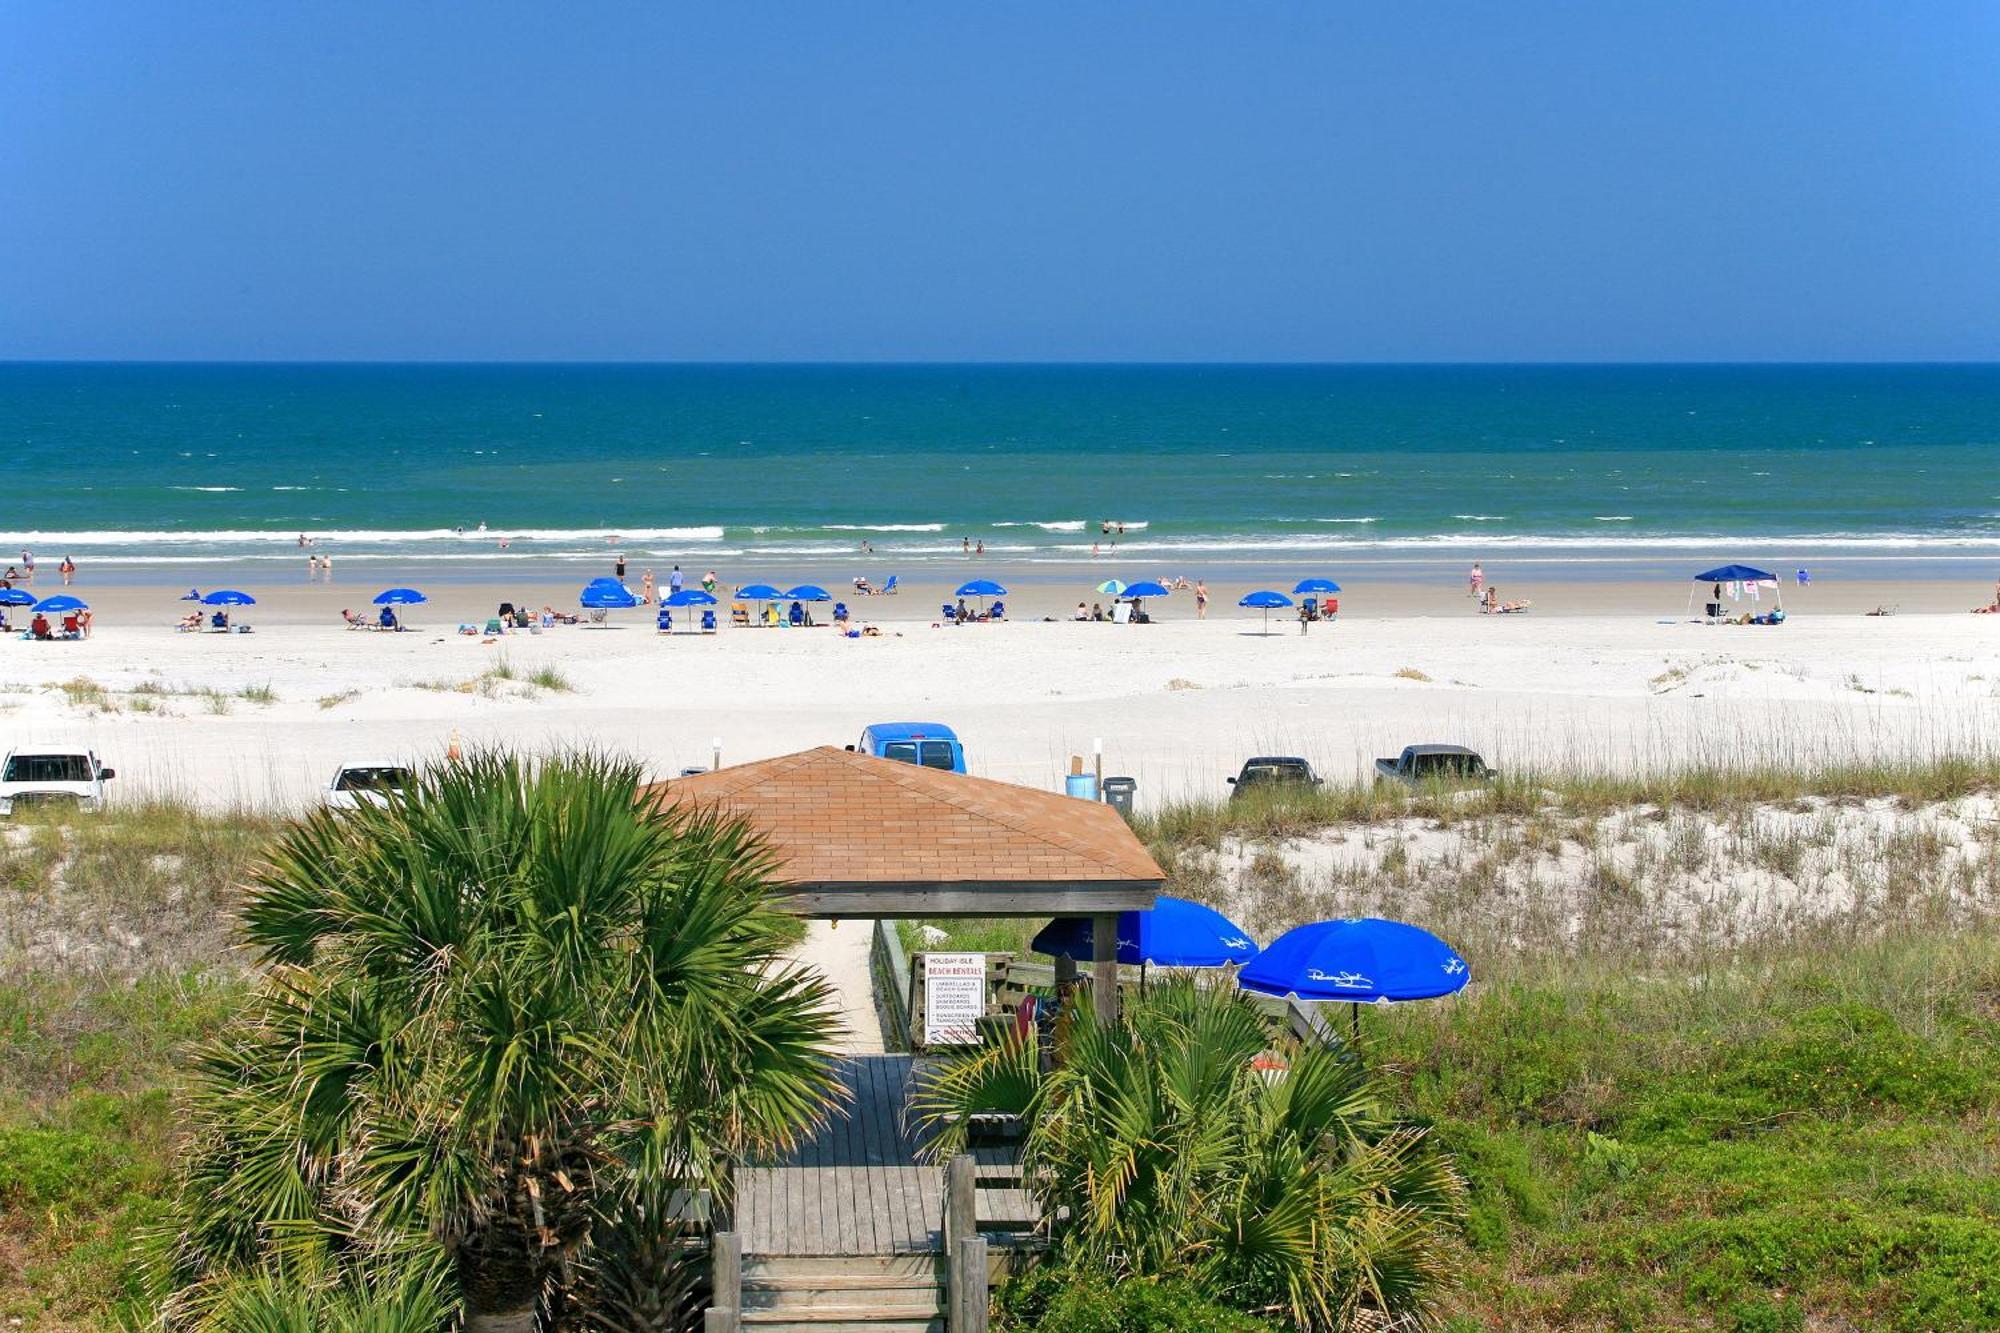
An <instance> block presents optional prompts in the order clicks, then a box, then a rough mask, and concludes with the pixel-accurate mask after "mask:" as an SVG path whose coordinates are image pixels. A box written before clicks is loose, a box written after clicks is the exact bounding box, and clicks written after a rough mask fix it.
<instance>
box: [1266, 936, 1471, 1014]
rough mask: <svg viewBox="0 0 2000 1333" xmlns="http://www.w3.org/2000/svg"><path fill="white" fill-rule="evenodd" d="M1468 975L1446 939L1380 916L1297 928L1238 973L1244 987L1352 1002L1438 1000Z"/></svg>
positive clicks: (1459, 987)
mask: <svg viewBox="0 0 2000 1333" xmlns="http://www.w3.org/2000/svg"><path fill="white" fill-rule="evenodd" d="M1470 980H1472V970H1471V968H1469V967H1468V966H1467V965H1466V962H1465V960H1464V959H1463V958H1460V957H1459V956H1458V953H1457V951H1456V950H1454V949H1453V948H1452V947H1451V946H1450V945H1449V944H1446V943H1445V942H1444V941H1443V940H1441V939H1439V938H1438V937H1437V936H1435V935H1433V934H1431V933H1430V932H1429V931H1428V930H1424V929H1422V928H1421V927H1418V926H1410V925H1405V924H1404V923H1402V922H1400V921H1383V920H1381V919H1380V918H1377V917H1362V918H1359V919H1357V920H1347V921H1315V922H1313V923H1312V924H1310V925H1305V926H1296V927H1294V928H1293V929H1291V930H1288V931H1286V932H1285V933H1284V934H1282V935H1280V936H1279V937H1278V938H1277V939H1275V940H1272V941H1271V943H1270V944H1269V945H1268V946H1266V948H1265V949H1264V952H1262V953H1260V954H1258V955H1257V957H1256V958H1255V959H1254V960H1253V961H1252V962H1251V963H1250V964H1249V965H1248V966H1246V967H1245V968H1244V969H1243V971H1242V972H1240V973H1238V974H1237V982H1238V984H1240V985H1241V986H1242V987H1243V988H1244V989H1245V990H1253V991H1260V992H1262V993H1263V994H1266V995H1296V996H1298V997H1299V998H1300V999H1302V1000H1342V1001H1348V1002H1351V1003H1355V1004H1365V1003H1371V1002H1388V1001H1395V1000H1433V999H1436V998H1437V997H1438V996H1440V995H1450V994H1452V993H1454V992H1456V991H1460V990H1463V989H1464V988H1465V983H1466V982H1468V981H1470Z"/></svg>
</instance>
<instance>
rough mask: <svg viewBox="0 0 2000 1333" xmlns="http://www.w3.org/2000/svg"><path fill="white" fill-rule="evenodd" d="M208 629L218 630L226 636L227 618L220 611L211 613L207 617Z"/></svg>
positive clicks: (227, 629) (227, 630) (227, 628)
mask: <svg viewBox="0 0 2000 1333" xmlns="http://www.w3.org/2000/svg"><path fill="white" fill-rule="evenodd" d="M208 627H209V628H210V629H219V630H221V631H222V632H223V633H224V634H227V633H228V632H229V617H228V616H227V615H225V614H224V613H222V612H221V611H214V612H211V613H210V614H209V617H208Z"/></svg>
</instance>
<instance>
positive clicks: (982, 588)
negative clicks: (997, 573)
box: [957, 579, 1007, 597]
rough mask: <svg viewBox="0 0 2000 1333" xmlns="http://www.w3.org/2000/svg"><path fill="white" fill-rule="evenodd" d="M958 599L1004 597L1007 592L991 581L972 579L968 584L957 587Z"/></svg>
mask: <svg viewBox="0 0 2000 1333" xmlns="http://www.w3.org/2000/svg"><path fill="white" fill-rule="evenodd" d="M957 595H958V596H960V597H1005V596H1006V595H1007V590H1006V589H1005V588H1003V587H1001V586H1000V585H999V584H997V583H995V582H994V581H993V580H992V579H974V580H972V582H970V583H961V584H959V585H958V593H957Z"/></svg>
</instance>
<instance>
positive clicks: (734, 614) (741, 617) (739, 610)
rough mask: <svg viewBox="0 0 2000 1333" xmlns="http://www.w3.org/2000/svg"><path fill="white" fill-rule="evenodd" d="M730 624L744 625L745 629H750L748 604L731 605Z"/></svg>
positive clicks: (735, 603)
mask: <svg viewBox="0 0 2000 1333" xmlns="http://www.w3.org/2000/svg"><path fill="white" fill-rule="evenodd" d="M729 623H730V624H732V625H742V626H744V627H745V628H748V627H749V624H750V606H749V604H748V603H747V602H731V603H730V604H729Z"/></svg>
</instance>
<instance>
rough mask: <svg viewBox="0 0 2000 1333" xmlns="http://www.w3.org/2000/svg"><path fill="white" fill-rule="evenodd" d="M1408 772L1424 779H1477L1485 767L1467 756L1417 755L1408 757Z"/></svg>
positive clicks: (1472, 757)
mask: <svg viewBox="0 0 2000 1333" xmlns="http://www.w3.org/2000/svg"><path fill="white" fill-rule="evenodd" d="M1410 771H1411V772H1412V773H1416V774H1420V775H1422V776H1424V777H1437V778H1452V777H1477V776H1478V775H1479V774H1480V773H1482V772H1484V771H1485V765H1483V764H1481V763H1480V762H1479V760H1478V758H1477V757H1476V756H1473V755H1469V754H1419V755H1412V756H1411V757H1410Z"/></svg>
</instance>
